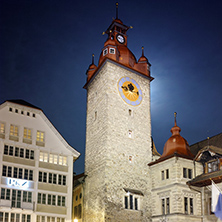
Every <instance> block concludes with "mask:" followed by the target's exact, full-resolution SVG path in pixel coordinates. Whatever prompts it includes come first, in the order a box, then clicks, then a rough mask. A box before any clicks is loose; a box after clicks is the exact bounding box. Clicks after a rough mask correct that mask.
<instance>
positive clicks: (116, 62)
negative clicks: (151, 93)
mask: <svg viewBox="0 0 222 222" xmlns="http://www.w3.org/2000/svg"><path fill="white" fill-rule="evenodd" d="M108 61H109V62H111V63H113V64H117V65H119V66H121V67H123V68H125V69H128V70H130V71H133V72H134V73H136V74H137V75H140V76H143V77H145V78H147V79H149V80H150V81H152V80H154V78H153V77H152V76H147V75H145V74H144V73H142V72H140V71H138V70H136V69H134V68H132V67H130V66H127V65H124V64H122V63H120V62H118V61H116V60H113V59H110V58H104V60H103V61H102V62H101V63H100V65H99V66H98V67H97V69H96V70H95V72H94V74H93V75H92V77H91V78H90V79H89V80H88V81H87V83H86V84H85V85H84V86H83V88H84V89H87V88H88V85H89V84H90V83H91V82H92V81H93V79H94V78H95V76H96V75H97V74H98V72H99V71H100V70H101V68H102V67H103V66H104V65H105V64H106V62H108Z"/></svg>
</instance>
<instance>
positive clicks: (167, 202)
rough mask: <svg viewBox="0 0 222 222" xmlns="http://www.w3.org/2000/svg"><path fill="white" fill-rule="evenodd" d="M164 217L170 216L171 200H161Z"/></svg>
mask: <svg viewBox="0 0 222 222" xmlns="http://www.w3.org/2000/svg"><path fill="white" fill-rule="evenodd" d="M161 205H162V215H166V214H170V198H169V197H167V198H163V199H161Z"/></svg>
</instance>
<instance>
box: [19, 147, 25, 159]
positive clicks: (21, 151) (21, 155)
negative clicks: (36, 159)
mask: <svg viewBox="0 0 222 222" xmlns="http://www.w3.org/2000/svg"><path fill="white" fill-rule="evenodd" d="M20 157H22V158H24V149H23V148H20Z"/></svg>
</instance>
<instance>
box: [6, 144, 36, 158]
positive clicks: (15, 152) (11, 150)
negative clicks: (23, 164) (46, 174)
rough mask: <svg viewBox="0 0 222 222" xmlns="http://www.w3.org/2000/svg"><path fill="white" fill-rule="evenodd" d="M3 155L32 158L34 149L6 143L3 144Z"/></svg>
mask: <svg viewBox="0 0 222 222" xmlns="http://www.w3.org/2000/svg"><path fill="white" fill-rule="evenodd" d="M4 155H9V156H15V157H20V158H26V159H31V160H34V150H30V149H23V148H19V147H13V146H9V145H6V144H5V146H4Z"/></svg>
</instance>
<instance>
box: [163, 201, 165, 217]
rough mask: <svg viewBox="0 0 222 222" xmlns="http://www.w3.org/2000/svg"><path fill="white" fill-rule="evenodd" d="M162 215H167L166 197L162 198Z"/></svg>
mask: <svg viewBox="0 0 222 222" xmlns="http://www.w3.org/2000/svg"><path fill="white" fill-rule="evenodd" d="M162 215H165V199H162Z"/></svg>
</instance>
